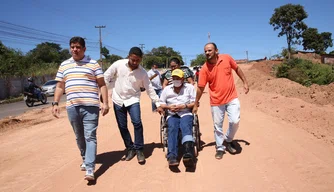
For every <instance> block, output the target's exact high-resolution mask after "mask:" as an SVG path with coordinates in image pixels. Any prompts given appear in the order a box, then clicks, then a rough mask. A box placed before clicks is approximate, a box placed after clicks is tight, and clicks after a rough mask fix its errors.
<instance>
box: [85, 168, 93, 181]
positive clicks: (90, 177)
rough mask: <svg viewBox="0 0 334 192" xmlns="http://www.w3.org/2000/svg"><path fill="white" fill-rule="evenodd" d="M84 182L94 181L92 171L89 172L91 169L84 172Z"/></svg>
mask: <svg viewBox="0 0 334 192" xmlns="http://www.w3.org/2000/svg"><path fill="white" fill-rule="evenodd" d="M85 180H87V181H94V180H95V177H94V171H93V170H91V169H88V170H86V175H85Z"/></svg>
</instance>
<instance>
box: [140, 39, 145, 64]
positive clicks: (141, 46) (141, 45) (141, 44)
mask: <svg viewBox="0 0 334 192" xmlns="http://www.w3.org/2000/svg"><path fill="white" fill-rule="evenodd" d="M139 45H140V49H141V51H142V52H143V54H144V48H145V47H144V45H145V44H143V43H139ZM141 64H142V65H143V66H144V56H143V61H142V63H141Z"/></svg>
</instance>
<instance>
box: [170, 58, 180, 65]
mask: <svg viewBox="0 0 334 192" xmlns="http://www.w3.org/2000/svg"><path fill="white" fill-rule="evenodd" d="M171 62H174V63H176V64H177V65H179V66H181V61H180V59H178V58H176V57H174V58H172V59H171V60H170V62H169V63H171Z"/></svg>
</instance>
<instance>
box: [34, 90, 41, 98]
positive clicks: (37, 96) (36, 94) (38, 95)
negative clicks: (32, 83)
mask: <svg viewBox="0 0 334 192" xmlns="http://www.w3.org/2000/svg"><path fill="white" fill-rule="evenodd" d="M34 95H35V97H36V98H37V99H39V100H40V101H42V93H41V91H40V90H39V89H34Z"/></svg>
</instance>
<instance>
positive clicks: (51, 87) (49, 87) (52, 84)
mask: <svg viewBox="0 0 334 192" xmlns="http://www.w3.org/2000/svg"><path fill="white" fill-rule="evenodd" d="M57 82H58V81H56V80H49V81H47V82H46V83H44V85H42V89H43V90H45V94H46V95H47V96H51V95H54V94H55V90H56V85H57Z"/></svg>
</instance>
